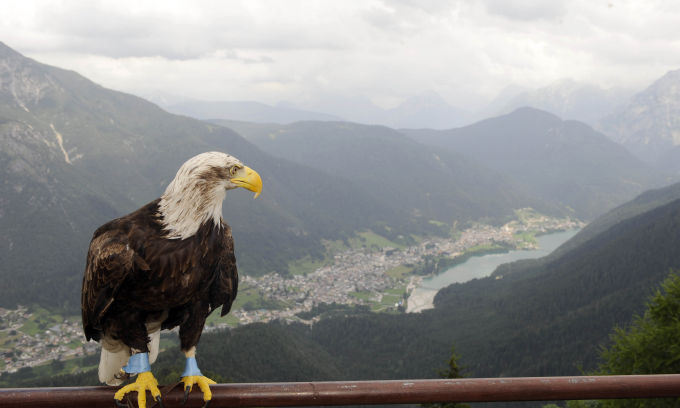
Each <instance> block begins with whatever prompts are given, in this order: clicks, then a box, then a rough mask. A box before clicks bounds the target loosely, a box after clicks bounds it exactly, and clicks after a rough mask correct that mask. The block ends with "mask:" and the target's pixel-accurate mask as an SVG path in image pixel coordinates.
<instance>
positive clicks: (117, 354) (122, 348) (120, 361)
mask: <svg viewBox="0 0 680 408" xmlns="http://www.w3.org/2000/svg"><path fill="white" fill-rule="evenodd" d="M129 358H130V348H129V347H127V346H126V345H125V344H123V343H121V342H119V341H115V340H113V339H109V338H106V337H105V338H103V339H102V353H101V356H100V358H99V381H101V382H103V383H106V384H107V385H120V384H122V383H123V382H124V381H125V378H121V377H120V376H118V375H117V374H120V370H121V369H122V368H123V366H124V365H125V364H127V362H128V359H129Z"/></svg>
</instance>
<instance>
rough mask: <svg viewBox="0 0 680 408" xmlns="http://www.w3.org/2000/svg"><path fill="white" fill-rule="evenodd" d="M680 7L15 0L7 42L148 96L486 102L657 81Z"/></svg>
mask: <svg viewBox="0 0 680 408" xmlns="http://www.w3.org/2000/svg"><path fill="white" fill-rule="evenodd" d="M679 27H680V3H678V2H677V1H667V2H663V1H653V0H639V1H618V0H609V1H600V0H583V1H582V0H575V1H566V0H565V1H561V0H545V1H540V0H469V1H438V0H401V1H369V0H360V1H352V0H339V1H331V0H319V1H283V0H271V1H253V0H248V1H169V0H164V1H158V2H152V1H143V0H130V1H128V0H114V1H49V0H44V1H27V0H20V1H14V0H3V1H2V6H1V11H0V41H3V42H4V43H5V44H7V45H8V46H10V47H12V48H14V49H15V50H17V51H19V52H21V53H23V54H24V55H26V56H29V57H31V58H34V59H37V60H38V61H40V62H44V63H48V64H51V65H56V66H59V67H62V68H68V69H72V70H75V71H78V72H79V73H81V74H83V75H85V76H87V77H88V78H90V79H92V80H94V81H95V82H97V83H99V84H101V85H104V86H106V87H109V88H113V89H117V90H122V91H126V92H130V93H134V94H138V95H148V94H151V93H153V92H155V91H158V90H162V91H165V92H167V93H170V94H177V95H184V96H189V97H193V98H198V99H207V100H257V101H262V102H267V103H276V102H278V101H286V100H287V101H294V102H303V103H304V102H305V101H311V100H314V99H316V98H319V97H321V96H324V95H326V96H328V95H337V96H343V97H355V96H365V97H369V98H370V99H371V100H372V101H374V102H376V103H378V104H381V105H382V106H385V107H386V106H392V105H395V104H397V103H398V102H399V101H401V100H403V99H404V98H406V97H408V96H412V95H415V94H419V93H421V92H424V91H427V90H434V91H436V92H438V93H439V94H441V95H442V96H443V97H444V98H445V99H446V100H447V101H448V102H449V103H451V104H453V105H456V106H459V107H461V108H466V109H475V108H476V107H478V106H480V105H481V104H483V103H484V102H485V101H488V100H489V99H491V98H493V97H494V96H495V95H497V94H498V93H499V92H500V91H501V90H503V89H504V88H505V87H507V86H509V85H518V86H522V87H530V88H537V87H540V86H545V85H548V84H550V83H551V82H554V81H556V80H559V79H562V78H573V79H575V80H578V81H584V82H591V83H596V84H599V85H601V86H603V87H612V86H622V87H627V88H634V89H639V88H644V87H646V86H647V85H649V84H650V83H651V82H652V81H653V80H655V79H657V78H658V77H660V76H661V75H663V74H664V73H666V72H667V71H669V70H672V69H677V68H680V28H679Z"/></svg>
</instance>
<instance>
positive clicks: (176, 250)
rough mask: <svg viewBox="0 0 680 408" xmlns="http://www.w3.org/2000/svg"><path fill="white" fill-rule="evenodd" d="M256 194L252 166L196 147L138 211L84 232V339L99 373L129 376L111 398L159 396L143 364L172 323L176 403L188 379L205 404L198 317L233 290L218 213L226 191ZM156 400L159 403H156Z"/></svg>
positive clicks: (227, 234) (109, 379)
mask: <svg viewBox="0 0 680 408" xmlns="http://www.w3.org/2000/svg"><path fill="white" fill-rule="evenodd" d="M236 187H243V188H245V189H248V190H251V191H253V192H255V197H257V196H258V195H259V194H260V192H261V191H262V180H261V178H260V176H259V175H258V174H257V172H255V171H254V170H252V169H250V168H248V167H246V166H245V165H243V163H241V161H239V160H238V159H236V158H235V157H232V156H230V155H228V154H225V153H220V152H208V153H203V154H199V155H198V156H195V157H193V158H191V159H189V160H188V161H187V162H186V163H184V164H183V165H182V166H181V167H180V169H179V170H178V171H177V175H176V176H175V178H174V179H173V180H172V182H171V183H170V184H169V185H168V187H167V188H166V190H165V193H164V194H163V195H162V196H161V197H160V198H159V199H156V200H154V201H152V202H150V203H148V204H147V205H145V206H143V207H142V208H140V209H138V210H136V211H134V212H132V213H130V214H128V215H125V216H123V217H120V218H117V219H114V220H112V221H110V222H107V223H106V224H104V225H102V226H101V227H99V228H98V229H97V230H96V231H95V232H94V235H93V237H92V241H91V243H90V247H89V251H88V254H87V265H86V267H85V275H84V277H83V288H82V298H81V301H82V302H81V305H82V316H83V328H84V331H85V337H86V338H87V339H88V340H90V339H93V340H96V341H100V342H101V345H102V351H101V359H100V363H99V379H100V381H102V382H104V383H106V384H109V385H120V384H122V383H123V382H124V381H125V380H126V379H127V378H129V377H130V375H135V374H137V380H136V381H135V382H134V383H131V384H129V385H126V386H125V387H122V388H121V389H120V390H118V392H116V394H115V395H114V400H115V402H116V403H117V404H119V405H120V401H121V400H122V399H123V397H124V395H125V394H126V393H128V392H130V391H137V392H138V402H139V406H140V408H145V402H146V390H149V391H150V392H151V395H152V396H153V398H154V399H156V400H157V401H159V402H161V399H160V391H159V390H158V382H157V381H156V379H155V378H154V376H153V374H152V373H151V367H150V364H151V363H153V362H154V360H155V359H156V356H157V355H158V346H159V340H160V330H162V329H172V328H174V327H177V326H179V338H180V343H181V349H182V351H183V352H184V354H185V356H186V358H187V360H186V367H185V370H184V373H183V374H182V382H183V383H184V389H185V401H186V397H187V395H188V393H189V392H190V391H191V388H192V386H193V385H194V384H197V385H198V386H199V388H200V389H201V391H202V392H203V399H204V400H205V405H204V406H207V404H208V403H209V402H210V399H211V398H212V394H211V392H210V388H209V386H208V385H209V384H214V381H212V380H211V379H209V378H207V377H205V376H203V375H202V374H201V372H200V370H199V369H198V365H197V363H196V359H195V354H196V344H197V343H198V340H199V338H200V337H201V331H202V330H203V325H204V324H205V320H206V318H207V317H208V315H209V314H210V313H211V312H212V311H213V310H215V309H217V308H219V307H220V306H221V307H222V315H225V314H226V313H228V312H229V309H230V308H231V304H232V302H233V301H234V298H235V297H236V292H237V289H238V273H237V271H236V258H235V257H234V243H233V240H232V236H231V228H230V227H229V225H227V224H226V223H225V222H224V220H223V219H222V216H221V215H222V201H223V200H224V197H225V195H226V190H230V189H234V188H236ZM161 403H162V402H161Z"/></svg>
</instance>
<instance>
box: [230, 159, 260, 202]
mask: <svg viewBox="0 0 680 408" xmlns="http://www.w3.org/2000/svg"><path fill="white" fill-rule="evenodd" d="M231 182H232V183H234V184H236V185H237V186H238V187H243V188H245V189H246V190H250V191H254V192H255V197H253V198H257V196H259V195H260V193H261V192H262V179H261V178H260V175H259V174H257V172H256V171H255V170H253V169H251V168H250V167H248V166H243V168H242V169H241V170H239V171H238V172H236V174H235V175H234V177H233V178H232V179H231Z"/></svg>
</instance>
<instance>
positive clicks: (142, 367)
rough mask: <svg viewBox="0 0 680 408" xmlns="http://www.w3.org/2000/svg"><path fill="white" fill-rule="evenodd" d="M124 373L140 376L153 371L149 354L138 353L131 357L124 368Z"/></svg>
mask: <svg viewBox="0 0 680 408" xmlns="http://www.w3.org/2000/svg"><path fill="white" fill-rule="evenodd" d="M123 371H125V372H126V373H128V374H138V373H144V372H147V371H151V365H150V364H149V353H137V354H133V355H131V356H130V359H129V360H128V363H127V365H126V366H125V367H123Z"/></svg>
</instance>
